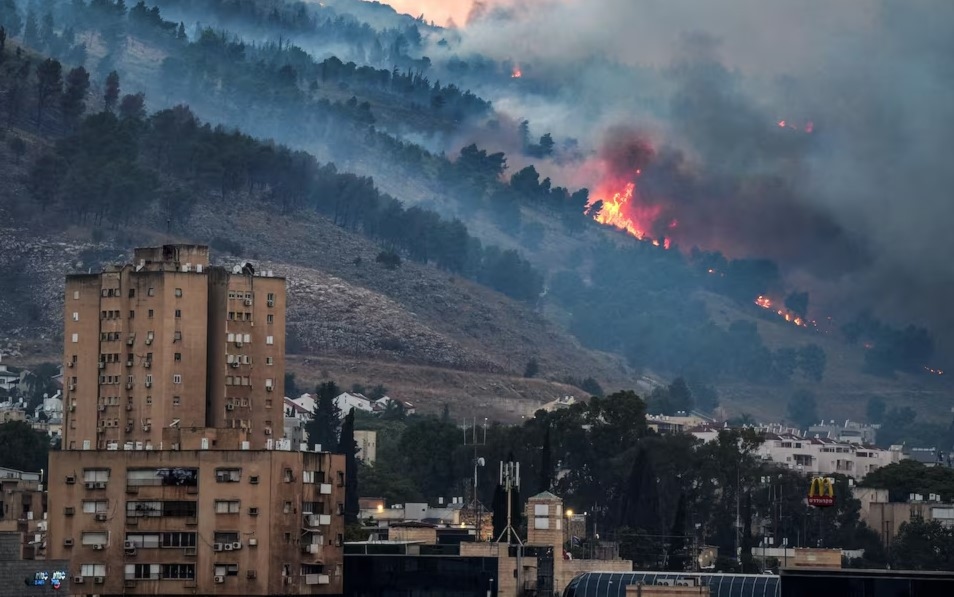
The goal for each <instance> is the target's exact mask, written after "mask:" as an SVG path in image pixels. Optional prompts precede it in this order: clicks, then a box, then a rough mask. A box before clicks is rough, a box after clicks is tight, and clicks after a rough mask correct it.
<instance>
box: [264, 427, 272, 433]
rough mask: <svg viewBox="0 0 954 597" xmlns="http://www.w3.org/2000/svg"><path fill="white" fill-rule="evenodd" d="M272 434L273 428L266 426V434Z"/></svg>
mask: <svg viewBox="0 0 954 597" xmlns="http://www.w3.org/2000/svg"><path fill="white" fill-rule="evenodd" d="M271 434H272V428H271V427H266V428H265V435H271Z"/></svg>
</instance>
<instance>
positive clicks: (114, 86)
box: [103, 71, 119, 112]
mask: <svg viewBox="0 0 954 597" xmlns="http://www.w3.org/2000/svg"><path fill="white" fill-rule="evenodd" d="M118 101H119V73H117V72H116V71H112V72H110V73H109V75H107V77H106V92H105V93H104V94H103V105H104V107H105V109H106V111H107V112H112V111H113V110H114V109H115V108H116V103H117V102H118Z"/></svg>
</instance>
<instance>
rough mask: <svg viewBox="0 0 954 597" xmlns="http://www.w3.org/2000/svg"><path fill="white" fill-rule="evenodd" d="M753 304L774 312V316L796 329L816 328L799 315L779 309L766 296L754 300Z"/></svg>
mask: <svg viewBox="0 0 954 597" xmlns="http://www.w3.org/2000/svg"><path fill="white" fill-rule="evenodd" d="M754 302H755V304H756V305H758V306H759V307H762V308H763V309H765V310H767V311H775V314H776V315H778V316H779V317H780V318H781V319H784V320H785V321H787V322H788V323H791V324H793V325H797V326H798V327H803V328H807V327H809V326H811V327H817V324H816V323H815V321H813V320H805V319H804V318H803V317H802V316H801V315H797V314H795V313H794V312H792V311H789V310H788V309H786V308H785V307H779V306H778V305H776V304H775V301H773V300H772V299H770V298H769V297H767V296H763V295H761V294H760V295H759V296H757V297H756V298H755V301H754Z"/></svg>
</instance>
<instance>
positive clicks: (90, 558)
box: [47, 245, 345, 595]
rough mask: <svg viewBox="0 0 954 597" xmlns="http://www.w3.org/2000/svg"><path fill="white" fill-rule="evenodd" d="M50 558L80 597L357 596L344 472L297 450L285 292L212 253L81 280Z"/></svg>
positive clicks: (68, 327)
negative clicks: (352, 586)
mask: <svg viewBox="0 0 954 597" xmlns="http://www.w3.org/2000/svg"><path fill="white" fill-rule="evenodd" d="M64 315H65V316H64V319H65V324H64V332H65V334H64V365H65V368H64V425H63V449H62V450H61V451H56V452H52V453H51V455H50V473H49V479H50V483H49V485H50V491H49V499H48V502H49V529H48V542H47V544H48V553H49V554H50V557H52V558H60V559H68V560H69V561H70V565H69V576H70V581H71V586H72V594H74V595H137V594H138V595H212V594H215V595H286V594H302V595H312V594H314V595H319V594H320V595H324V594H340V593H341V592H342V590H343V579H342V567H341V565H342V543H343V533H344V516H343V512H344V506H343V504H344V485H345V483H344V480H345V477H344V456H341V455H332V454H328V453H322V452H314V451H308V450H307V446H304V445H302V444H300V443H297V442H295V443H293V442H292V441H290V440H288V439H284V438H283V435H284V434H283V431H284V404H283V397H284V387H283V385H284V384H283V382H284V351H285V281H284V279H283V278H280V277H275V276H272V275H271V272H265V273H262V272H256V271H255V269H254V267H253V266H251V265H250V264H247V263H246V264H244V265H242V266H236V267H234V268H224V267H216V266H211V265H210V261H209V251H208V248H207V247H205V246H201V245H165V246H162V247H153V248H143V249H136V251H135V257H134V262H133V263H131V264H124V265H116V266H111V267H108V268H107V269H106V270H105V271H103V272H102V273H100V274H81V275H71V276H67V280H66V297H65V314H64Z"/></svg>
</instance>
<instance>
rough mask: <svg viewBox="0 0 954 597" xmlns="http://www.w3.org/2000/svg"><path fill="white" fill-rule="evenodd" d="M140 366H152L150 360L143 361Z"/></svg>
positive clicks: (147, 367)
mask: <svg viewBox="0 0 954 597" xmlns="http://www.w3.org/2000/svg"><path fill="white" fill-rule="evenodd" d="M142 366H143V367H145V368H146V369H149V368H150V367H152V361H143V362H142Z"/></svg>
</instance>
